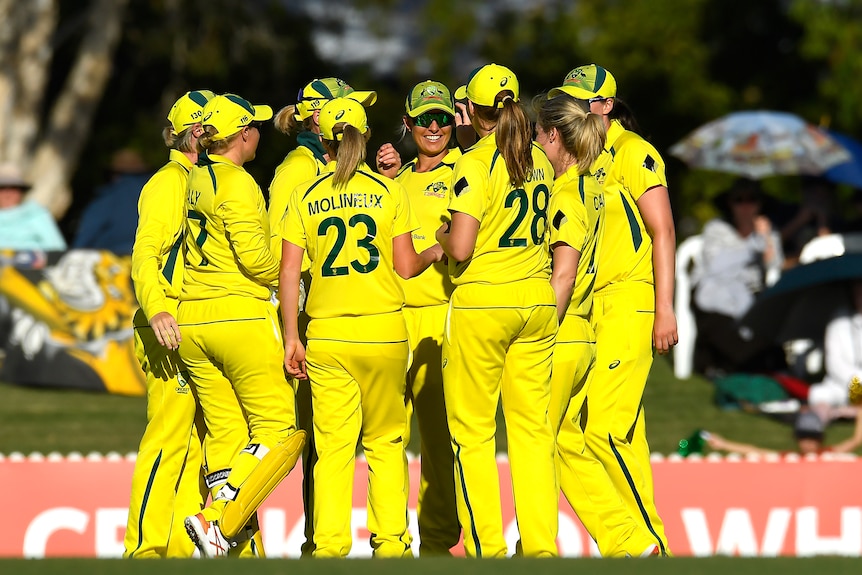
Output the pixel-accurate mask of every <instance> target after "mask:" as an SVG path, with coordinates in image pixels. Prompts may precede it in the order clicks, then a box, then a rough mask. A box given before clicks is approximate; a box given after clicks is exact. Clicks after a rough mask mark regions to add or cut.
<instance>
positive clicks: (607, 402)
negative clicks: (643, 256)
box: [582, 282, 669, 555]
mask: <svg viewBox="0 0 862 575" xmlns="http://www.w3.org/2000/svg"><path fill="white" fill-rule="evenodd" d="M654 319H655V290H654V288H653V286H652V285H650V284H648V283H645V282H621V283H618V284H612V285H610V286H608V287H606V288H603V289H602V290H600V291H598V292H596V293H595V294H594V295H593V324H594V327H595V330H596V365H595V368H594V369H593V372H592V381H591V383H590V389H589V392H588V393H587V399H586V409H585V410H584V412H582V417H583V414H584V413H585V414H586V423H585V424H584V431H585V435H586V441H587V446H588V447H589V448H590V450H591V451H592V452H593V453H594V454H595V456H596V457H597V458H598V459H599V461H601V462H602V465H603V466H604V468H605V470H607V472H608V475H610V477H611V480H612V481H613V483H614V485H615V486H616V488H617V492H618V493H619V494H620V497H621V498H622V499H623V501H624V502H625V503H626V506H627V507H628V508H629V512H630V513H631V515H632V516H633V517H634V518H635V519H636V520H637V521H638V522H639V523H641V525H643V527H645V528H646V529H647V530H648V531H649V532H650V533H651V534H652V535H653V537H654V542H655V543H656V544H657V545H658V546H659V549H660V550H661V552H662V554H663V555H664V554H666V553H668V552H669V549H668V545H667V539H666V537H665V534H664V524H663V522H662V520H661V518H660V517H659V515H658V512H657V510H656V507H655V498H654V493H653V480H652V468H651V467H650V459H649V455H650V451H649V444H648V443H647V438H646V424H645V421H644V410H643V405H642V399H643V392H644V388H645V386H646V381H647V377H648V376H649V371H650V368H651V367H652V361H653V347H652V330H653V322H654Z"/></svg>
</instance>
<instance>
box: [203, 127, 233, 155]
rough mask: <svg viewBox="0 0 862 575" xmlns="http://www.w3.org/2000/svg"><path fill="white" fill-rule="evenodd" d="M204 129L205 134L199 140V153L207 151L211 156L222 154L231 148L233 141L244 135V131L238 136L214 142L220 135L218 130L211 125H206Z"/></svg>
mask: <svg viewBox="0 0 862 575" xmlns="http://www.w3.org/2000/svg"><path fill="white" fill-rule="evenodd" d="M203 128H204V133H203V135H201V137H200V138H198V153H201V152H204V151H205V152H207V153H209V154H221V153H222V152H224V151H225V150H227V149H228V148H230V146H231V144H232V143H233V141H234V140H236V139H237V138H238V137H239V135H240V134H242V130H240V131H239V132H237V133H236V134H231V135H230V136H228V137H227V138H225V139H224V140H213V138H215V136H216V134H218V130H216V128H215V127H214V126H210V125H206V126H204V127H203Z"/></svg>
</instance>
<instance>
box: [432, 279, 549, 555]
mask: <svg viewBox="0 0 862 575" xmlns="http://www.w3.org/2000/svg"><path fill="white" fill-rule="evenodd" d="M556 333H557V315H556V304H555V295H554V291H553V289H552V288H551V285H550V283H549V282H548V281H547V280H539V279H531V280H522V281H517V282H512V283H508V284H503V285H483V284H465V285H461V286H458V287H456V288H455V291H454V293H453V294H452V298H451V301H450V302H449V314H448V316H447V319H446V332H445V337H444V340H443V389H444V392H445V398H446V412H447V415H448V418H449V430H450V432H451V435H452V448H453V450H454V453H455V485H456V501H457V505H458V518H459V520H460V522H461V526H462V529H463V530H464V550H465V552H466V554H467V556H470V557H502V556H505V555H506V553H507V546H506V540H505V538H504V534H503V520H502V509H501V503H500V486H499V476H498V473H497V460H496V454H495V439H494V438H495V434H496V431H497V422H496V411H497V403H498V401H499V400H500V397H501V395H502V404H503V415H504V417H505V420H506V433H507V439H508V446H509V447H508V451H509V465H510V470H511V474H512V491H513V494H514V500H515V515H516V517H517V522H518V527H519V531H520V535H521V541H520V545H519V550H520V552H522V553H523V554H524V555H526V556H555V555H557V546H556V537H557V518H558V509H557V507H558V506H557V503H558V500H559V495H558V493H559V490H558V488H557V482H556V473H555V467H554V453H555V441H554V436H555V430H554V426H553V425H552V424H551V420H550V419H549V417H548V408H549V404H550V395H551V390H550V388H551V384H550V380H551V361H552V354H553V348H554V340H555V336H556Z"/></svg>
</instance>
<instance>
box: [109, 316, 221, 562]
mask: <svg viewBox="0 0 862 575" xmlns="http://www.w3.org/2000/svg"><path fill="white" fill-rule="evenodd" d="M169 301H172V300H169ZM170 311H171V312H172V313H173V314H174V315H176V309H173V310H170ZM133 325H134V328H135V355H136V356H137V358H138V361H139V362H140V363H141V367H142V368H143V370H144V373H145V374H146V378H147V427H146V429H145V430H144V435H143V437H142V438H141V444H140V446H139V447H138V456H137V459H136V460H135V470H134V472H133V473H132V494H131V498H130V500H129V519H128V524H127V526H126V535H125V540H124V545H125V553H124V555H125V556H126V557H132V558H149V557H191V556H192V553H193V552H194V550H195V546H194V544H193V543H192V542H191V540H190V539H189V538H188V536H186V534H185V527H184V526H183V520H184V519H185V518H186V516H187V515H193V514H195V513H198V512H199V511H200V510H201V508H202V507H203V503H204V500H205V495H204V494H203V493H202V490H201V463H202V460H201V437H200V436H199V435H198V431H197V429H196V426H195V412H196V410H197V400H196V398H195V396H194V394H193V390H192V386H191V385H189V383H188V374H185V373H184V371H185V366H184V365H183V363H182V361H181V360H180V356H179V354H178V353H177V352H176V351H171V350H169V349H168V348H166V347H163V346H161V345H160V344H159V342H158V340H157V339H156V336H155V334H154V333H153V329H152V328H151V327H150V324H149V322H148V321H147V318H146V316H144V312H143V311H141V310H140V309H139V310H138V311H137V313H136V314H135V317H134V319H133Z"/></svg>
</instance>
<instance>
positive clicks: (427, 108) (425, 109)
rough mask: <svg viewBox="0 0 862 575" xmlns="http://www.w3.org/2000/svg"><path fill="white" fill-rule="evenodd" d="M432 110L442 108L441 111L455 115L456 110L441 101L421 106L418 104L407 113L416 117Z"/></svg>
mask: <svg viewBox="0 0 862 575" xmlns="http://www.w3.org/2000/svg"><path fill="white" fill-rule="evenodd" d="M431 110H440V111H441V112H446V113H447V114H449V115H451V116H454V115H455V110H453V109H452V108H450V107H449V106H447V105H446V104H442V103H439V102H430V103H428V104H422V105H421V106H417V107H416V108H414V109H413V110H410V111H409V112H407V115H408V116H410V117H411V118H415V117H416V116H418V115H420V114H424V113H425V112H430V111H431Z"/></svg>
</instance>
